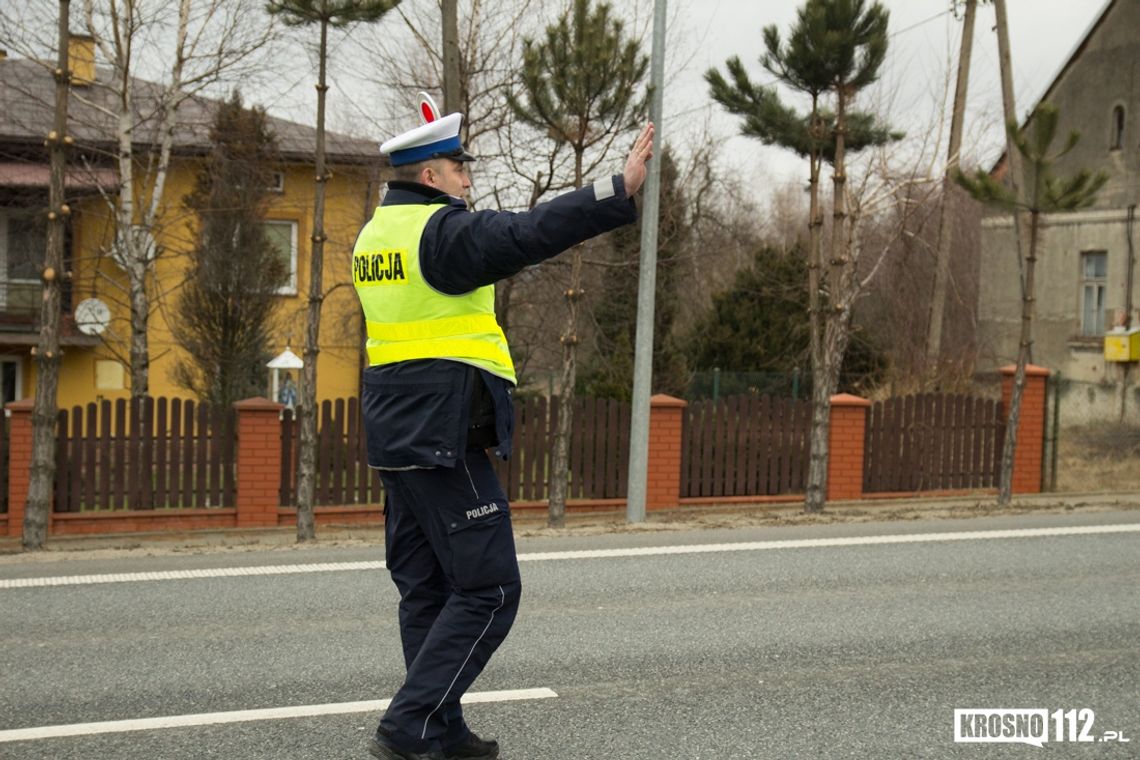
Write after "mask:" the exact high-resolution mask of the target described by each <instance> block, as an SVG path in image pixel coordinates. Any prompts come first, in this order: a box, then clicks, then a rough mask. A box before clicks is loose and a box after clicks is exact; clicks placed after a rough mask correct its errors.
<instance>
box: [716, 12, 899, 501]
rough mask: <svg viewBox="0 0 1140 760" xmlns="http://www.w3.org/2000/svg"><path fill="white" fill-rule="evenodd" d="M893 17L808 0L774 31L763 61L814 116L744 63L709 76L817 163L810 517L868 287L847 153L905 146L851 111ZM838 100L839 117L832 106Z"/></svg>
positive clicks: (767, 137)
mask: <svg viewBox="0 0 1140 760" xmlns="http://www.w3.org/2000/svg"><path fill="white" fill-rule="evenodd" d="M888 19H889V14H888V12H887V11H886V9H884V8H883V7H882V5H880V4H879V3H877V2H874V3H871V4H870V6H867V4H866V3H865V2H864V0H807V2H806V3H805V4H804V5H803V6H802V7H801V8H800V9H799V10H798V11H797V15H796V23H795V24H794V25H793V27H792V29H791V33H790V34H789V35H788V39H787V40H786V42H785V41H784V40H782V39H781V37H780V32H779V30H778V29H777V28H776V27H775V26H768V27H766V28H765V29H764V46H765V49H766V53H765V54H764V56H763V57H762V58H761V63H762V65H763V66H764V68H766V69H767V70H768V71H770V72H771V73H772V74H774V75H775V76H776V77H778V78H779V79H780V80H781V81H782V82H783V83H784V84H786V85H787V86H789V87H791V88H792V89H793V90H795V91H797V92H800V93H802V94H804V95H806V96H808V98H809V100H810V108H809V110H808V113H807V115H806V116H805V115H802V114H800V113H798V112H796V111H795V110H794V109H793V108H790V107H788V106H785V105H784V104H783V103H781V102H780V99H779V97H778V95H777V94H776V92H775V90H774V89H772V88H766V87H761V86H758V85H754V84H753V83H752V82H751V81H750V80H749V78H748V75H747V73H746V72H745V71H744V69H743V67H742V66H741V65H740V62H739V60H737V59H731V60H730V61H729V62H728V69H729V73H730V74H731V75H732V77H733V81H734V83H733V84H732V85H729V84H728V83H727V82H726V81H725V80H724V77H723V76H722V75H721V74H720V73H719V72H717V71H715V70H711V71H709V72H708V73H707V74H706V75H705V78H706V80H707V81H708V82H709V84H710V87H711V91H712V95H713V97H714V98H715V99H716V100H718V101H719V102H720V103H721V104H722V105H723V106H724V107H725V108H726V109H728V110H729V111H731V112H733V113H738V114H740V115H742V116H744V117H745V126H744V130H743V131H744V133H745V134H751V135H753V136H756V137H759V138H760V139H761V140H763V141H764V142H766V143H769V144H774V145H779V146H782V147H785V148H789V149H791V150H794V151H795V152H797V153H799V154H800V155H805V156H807V157H808V162H809V178H810V179H809V181H810V185H809V191H810V211H809V223H808V224H809V245H808V248H809V250H808V305H809V310H808V320H809V325H810V335H811V366H812V394H813V395H812V429H811V463H810V466H809V468H808V483H807V495H806V498H805V500H804V509H805V511H807V512H819V511H822V510H823V507H824V503H825V502H826V498H827V460H828V433H829V429H830V419H831V413H830V412H831V396H832V394H834V392H835V389H836V387H837V384H838V380H839V369H840V367H841V365H842V363H843V356H844V353H845V351H846V350H847V345H848V343H849V341H850V335H851V316H852V309H853V307H854V303H855V300H856V297H857V296H858V294H859V292H860V290H861V288H862V283H861V282H860V280H859V279H858V278H857V276H856V264H857V261H858V257H857V255H855V254H854V253H853V251H852V250H851V237H852V233H851V230H850V229H849V226H848V223H849V219H848V216H847V206H846V183H847V166H846V162H847V153H848V152H849V151H855V150H859V149H861V148H864V147H868V146H871V145H879V144H883V143H885V142H887V141H890V140H894V139H898V138H900V137H901V135H899V134H897V133H894V132H891V131H890V129H889V128H887V127H885V126H882V125H879V124H877V122H876V121H875V120H874V119H873V118H872V117H870V116H866V115H860V114H856V113H850V112H849V108H850V105H851V102H852V101H853V99H854V98H855V96H856V95H857V94H858V92H859V91H860V90H862V89H863V88H865V87H867V86H868V85H870V84H871V83H873V82H874V81H875V80H876V79H877V78H878V75H879V68H880V67H881V66H882V63H883V60H884V58H885V57H886V52H887V42H888V37H887V22H888ZM825 96H826V97H829V98H830V99H831V100H832V101H834V105H835V108H834V110H833V111H831V110H829V109H827V108H825V107H824V103H823V102H822V99H823V98H824V97H825ZM824 161H827V162H828V163H830V164H831V166H832V169H833V171H832V182H833V193H832V233H831V252H830V256H829V258H828V261H827V266H826V268H825V266H824V260H823V210H822V208H821V206H820V202H819V177H820V171H821V168H822V163H823V162H824Z"/></svg>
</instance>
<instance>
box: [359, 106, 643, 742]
mask: <svg viewBox="0 0 1140 760" xmlns="http://www.w3.org/2000/svg"><path fill="white" fill-rule="evenodd" d="M428 102H429V103H430V99H429V101H428ZM421 109H423V110H424V113H425V116H424V118H425V120H427V123H425V124H423V125H421V126H420V127H417V128H415V129H413V130H411V131H409V132H406V133H404V134H402V135H399V136H397V137H394V138H392V139H391V140H388V141H387V142H386V143H384V144H383V145H382V146H381V148H380V150H381V152H382V153H384V154H386V155H388V157H389V159H390V161H391V164H392V166H393V174H394V177H395V178H394V179H393V181H391V182H389V183H388V192H387V193H386V194H385V196H384V199H383V202H382V203H381V205H380V207H379V208H377V209H376V213H375V215H374V216H373V217H372V219H371V220H370V221H369V222H368V223H367V224H366V225H365V226H364V229H363V230H361V232H360V235H359V237H358V239H357V241H356V245H355V247H354V249H353V283H354V285H355V287H356V292H357V294H358V296H359V297H360V303H361V306H362V308H363V310H364V317H365V320H366V324H367V334H368V343H367V349H366V350H367V354H368V364H369V366H368V368H367V370H366V371H365V373H364V390H363V398H362V408H363V413H364V419H365V425H366V430H367V439H368V462H369V465H370V466H371V467H372V468H375V469H377V470H379V473H380V477H381V480H382V481H383V483H384V487H385V493H386V502H385V515H386V523H385V539H386V540H385V555H386V563H387V567H388V569H389V572H390V573H391V576H392V580H393V582H394V583H395V584H396V587H397V589H398V590H399V594H400V604H399V622H400V637H401V642H402V645H403V652H404V662H405V664H406V667H407V674H406V678H405V680H404V683H403V685H402V686H401V687H400V689H399V690H398V691H397V692H396V695H395V697H394V698H393V699H392V702H391V704H390V706H389V707H388V710H387V712H386V713H385V714H384V716H383V718H382V720H381V721H380V726H379V728H378V729H377V731H376V734H375V736H374V737H373V738H372V740H371V742H370V744H369V751H370V752H371V753H372V755H374V756H375V757H378V758H383V759H384V760H397V759H401V760H417V759H419V758H425V759H429V760H440V759H441V758H442V759H444V760H459V759H460V758H463V759H465V760H493V759H494V758H496V757H498V754H499V747H498V744H497V742H495V741H487V740H484V739H481V738H479V737H478V736H477V735H476V734H475V733H474V732H472V731H471V729H470V728H468V726H467V724H466V723H465V722H464V720H463V712H462V710H461V708H460V705H459V700H460V697H461V696H462V695H463V694H464V692H466V691H467V689H468V687H470V686H471V684H472V682H473V681H474V680H475V678H476V677H477V676H478V675H479V673H480V672H482V670H483V668H484V666H486V664H487V661H488V660H489V659H490V658H491V655H492V654H493V653H494V651H495V650H496V649H497V648H498V646H499V644H501V643H502V641H503V639H504V638H505V637H506V635H507V631H508V630H509V629H510V627H511V624H512V622H513V621H514V618H515V613H516V611H517V609H518V604H519V593H520V582H519V570H518V562H517V559H516V555H515V546H514V537H513V534H512V530H511V520H510V507H509V505H508V503H507V499H506V495H505V494H504V492H503V489H502V487H501V485H500V484H499V482H498V479H497V478H496V476H495V473H494V471H493V470H492V469H491V462H490V459H489V458H488V456H487V453H486V452H487V450H493V452H494V454H495V455H496V456H499V457H502V458H506V457H507V456H509V455H510V452H511V432H512V426H513V419H514V415H513V411H512V405H511V393H512V390H513V388H514V385H515V382H516V378H515V369H514V365H513V363H512V361H511V356H510V351H509V349H508V347H507V341H506V338H505V336H504V335H503V331H502V329H501V328H500V327H499V325H498V323H497V321H496V319H495V311H494V306H495V295H494V285H493V283H494V282H496V281H497V280H501V279H503V278H505V277H510V276H511V275H513V274H515V273H516V272H518V271H520V270H521V269H523V268H524V267H527V266H530V265H533V264H537V263H539V262H541V261H543V260H545V259H548V258H550V257H552V256H555V255H557V254H558V253H560V252H562V251H565V250H566V249H568V248H570V247H571V246H573V245H575V244H577V243H580V242H582V241H584V240H586V239H588V238H591V237H593V236H595V235H598V234H601V233H603V232H607V231H609V230H612V229H615V228H617V227H620V226H622V225H625V224H629V223H631V222H634V221H636V219H637V211H636V207H635V205H634V202H633V200H632V195H633V194H634V193H635V192H637V190H638V189H639V188H640V187H641V185H642V182H643V181H644V179H645V175H646V166H645V162H646V161H647V160H649V158H650V157H651V156H652V149H653V125H652V124H647V125H646V126H645V128H644V129H643V130H642V132H641V134H640V135H639V136H638V138H637V140H636V141H635V143H634V145H633V148H632V150H631V151H630V153H629V156H628V158H627V161H626V165H625V169H624V172H623V173H622V174H618V175H614V176H612V177H605V178H603V179H600V180H598V181H597V182H595V183H593V184H592V185H590V186H588V187H585V188H582V189H580V190H574V191H572V192H569V193H566V194H564V195H561V196H558V197H557V198H554V199H552V200H550V201H548V202H546V203H542V204H539V205H537V206H535V207H534V208H533V209H532V210H530V211H527V212H525V213H510V212H496V211H489V210H487V211H475V212H472V211H469V210H468V208H467V204H466V202H465V200H464V199H465V197H466V196H467V193H468V191H469V190H470V188H471V179H470V177H469V175H468V173H467V165H468V163H469V162H471V161H473V160H475V159H474V157H473V156H471V155H470V154H469V153H467V151H466V150H465V149H464V148H463V145H462V144H461V142H460V139H459V128H460V124H461V123H462V119H463V117H462V115H461V114H458V113H455V114H450V115H448V116H446V117H443V118H439V117H438V115H437V112H435V111H434V108H433V107H427V108H425V107H424V105H423V103H422V102H421Z"/></svg>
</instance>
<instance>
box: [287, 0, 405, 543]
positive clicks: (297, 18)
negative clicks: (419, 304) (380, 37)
mask: <svg viewBox="0 0 1140 760" xmlns="http://www.w3.org/2000/svg"><path fill="white" fill-rule="evenodd" d="M399 3H400V0H270V2H269V3H268V5H267V6H266V7H267V8H268V10H269V12H270V13H271V14H281V15H282V17H283V18H284V19H285V23H287V24H289V25H291V26H308V25H311V24H316V25H317V27H318V29H319V35H320V37H319V38H320V47H319V49H318V59H317V61H318V73H317V145H316V150H315V162H314V163H315V164H316V167H315V168H316V177H315V178H314V181H315V183H316V184H315V190H314V192H313V238H312V249H311V251H310V254H309V301H308V314H307V318H306V320H305V354H304V355H305V368H304V378H305V380H304V383H302V385H301V408H302V410H303V413H302V415H301V440H300V443H299V447H300V462H299V464H298V467H297V540H298V541H311V540H313V539H314V538H316V527H315V522H314V519H313V502H314V499H315V493H316V482H317V481H316V475H317V415H316V409H317V355H318V354H319V353H320V334H321V304H322V303H323V302H324V299H325V292H324V267H325V257H324V249H325V239H326V238H325V183H327V182H328V180H329V174H328V172H327V170H326V167H325V97H326V94H327V92H328V89H329V88H328V80H327V65H328V57H329V56H328V34H329V27H330V26H344V25H345V24H349V23H353V22H375V21H379V20H380V19H381V18H383V17H384V16H385V15H386V14H387V13H388V11H390V10H392V9H393V8H395V7H396V6H397V5H398V4H399Z"/></svg>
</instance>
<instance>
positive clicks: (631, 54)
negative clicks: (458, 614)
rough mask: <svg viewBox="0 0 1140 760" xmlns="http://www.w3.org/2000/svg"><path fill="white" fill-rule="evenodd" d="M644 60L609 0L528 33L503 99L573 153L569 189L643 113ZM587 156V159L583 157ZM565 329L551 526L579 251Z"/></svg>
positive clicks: (577, 8)
mask: <svg viewBox="0 0 1140 760" xmlns="http://www.w3.org/2000/svg"><path fill="white" fill-rule="evenodd" d="M648 67H649V59H648V58H647V57H646V56H644V55H642V54H641V46H640V45H639V44H638V43H637V41H636V40H631V39H629V38H628V37H627V36H626V33H625V29H624V27H623V25H622V23H621V21H619V20H617V19H616V18H614V17H613V15H612V12H611V8H610V5H609V4H608V3H598V4H597V5H593V6H592V4H591V2H590V0H573V5H572V6H571V8H570V9H569V10H568V11H566V12H565V13H563V14H562V16H561V17H560V18H559V19H558V21H557V22H556V23H554V24H551V25H550V26H548V27H547V28H546V36H545V38H544V39H542V40H541V41H535V40H531V39H527V40H525V42H524V45H523V65H522V72H521V75H520V78H521V83H520V89H519V91H518V92H511V93H509V94H508V96H507V101H508V103H509V104H510V107H511V109H512V110H513V111H514V113H515V116H516V117H517V118H518V119H519V120H520V121H522V122H524V123H526V124H529V125H531V126H532V127H534V128H536V129H538V130H540V131H541V132H543V133H545V134H547V135H549V137H550V139H551V140H552V141H553V142H554V148H553V151H552V152H553V153H558V152H559V151H561V150H562V149H564V148H568V149H569V150H570V151H571V152H572V153H573V155H574V187H582V183H583V178H584V177H586V176H587V175H590V174H592V172H593V170H594V169H595V168H596V167H598V166H599V165H601V164H602V162H603V161H605V160H607V148H609V146H610V145H612V143H613V141H614V140H615V139H616V138H617V137H618V136H619V135H623V134H627V133H629V132H630V131H631V130H633V129H635V128H636V127H637V126H639V125H640V124H641V122H642V120H643V119H644V116H645V112H646V104H647V99H648V94H647V92H645V91H644V90H642V89H641V83H642V80H643V79H644V78H645V73H646V70H647V69H648ZM588 159H592V160H588ZM565 294H566V305H567V314H566V328H565V332H564V333H563V335H562V337H561V342H562V377H561V381H560V385H559V388H560V391H559V415H558V423H557V425H556V429H555V432H554V453H553V455H552V456H551V467H550V524H551V525H552V526H559V525H562V524H563V522H564V520H565V515H566V492H567V488H568V486H569V472H570V468H569V450H570V427H571V425H572V424H573V419H572V409H573V404H572V403H571V401H572V400H573V397H574V389H575V387H576V385H577V344H578V306H579V301H580V300H581V298H582V296H583V294H584V293H583V290H582V252H581V249H580V248H575V249H574V250H573V252H572V253H571V254H570V281H569V284H568V287H567V288H566V291H565Z"/></svg>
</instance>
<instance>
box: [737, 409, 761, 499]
mask: <svg viewBox="0 0 1140 760" xmlns="http://www.w3.org/2000/svg"><path fill="white" fill-rule="evenodd" d="M758 404H759V398H758V397H757V396H756V394H754V393H749V394H748V395H747V396H744V400H743V402H742V404H741V408H740V414H741V416H742V417H743V422H744V429H743V438H742V441H743V443H742V445H743V446H744V456H743V457H742V458H741V460H740V462H741V465H740V466H741V469H742V470H743V471H744V479H743V481H741V482H742V484H743V486H744V490H743V491H742V493H744V494H747V495H755V494H756V493H758V492H757V491H756V409H757V405H758Z"/></svg>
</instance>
